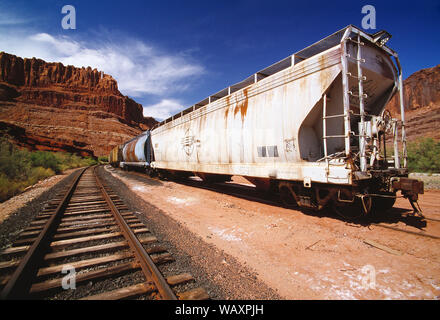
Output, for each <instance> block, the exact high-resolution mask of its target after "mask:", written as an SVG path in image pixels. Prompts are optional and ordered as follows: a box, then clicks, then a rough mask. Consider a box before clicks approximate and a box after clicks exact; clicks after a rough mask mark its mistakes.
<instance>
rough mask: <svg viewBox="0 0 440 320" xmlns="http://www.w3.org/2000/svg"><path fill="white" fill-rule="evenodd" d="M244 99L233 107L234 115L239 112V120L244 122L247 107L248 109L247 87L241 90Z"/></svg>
mask: <svg viewBox="0 0 440 320" xmlns="http://www.w3.org/2000/svg"><path fill="white" fill-rule="evenodd" d="M243 94H244V97H245V98H244V100H243V102H241V103H237V104H236V106H235V108H234V117H235V116H236V115H237V113H238V112H240V114H241V121H242V122H244V118H246V114H247V109H248V89H247V88H246V89H244V90H243Z"/></svg>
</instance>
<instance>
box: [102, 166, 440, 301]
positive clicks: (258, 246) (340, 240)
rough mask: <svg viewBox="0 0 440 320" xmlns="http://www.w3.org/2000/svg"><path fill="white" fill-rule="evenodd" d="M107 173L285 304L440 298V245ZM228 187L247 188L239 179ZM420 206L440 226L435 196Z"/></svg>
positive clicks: (398, 208) (436, 230)
mask: <svg viewBox="0 0 440 320" xmlns="http://www.w3.org/2000/svg"><path fill="white" fill-rule="evenodd" d="M106 170H107V172H109V173H110V174H112V175H113V176H114V177H116V178H118V179H120V180H121V181H122V182H123V183H124V184H125V185H126V186H127V187H128V188H130V189H131V190H132V191H133V192H134V193H136V194H137V195H138V196H140V197H141V198H142V199H144V200H145V201H147V202H148V203H151V204H152V205H154V206H156V207H158V208H159V209H161V210H162V211H163V212H165V213H166V214H167V215H168V216H169V217H170V218H172V219H174V220H175V221H177V222H178V223H179V224H180V225H183V226H184V227H185V228H187V229H188V230H189V231H190V232H192V233H194V234H196V235H198V236H200V237H201V238H202V239H204V241H206V242H207V243H209V244H212V245H214V246H215V247H217V248H219V249H220V250H223V251H224V252H226V253H228V254H229V255H231V256H233V257H234V258H236V259H237V261H239V262H240V263H242V264H243V265H245V266H246V267H247V268H249V269H250V270H252V271H253V272H255V274H256V275H257V277H258V279H259V280H261V281H263V282H264V283H265V284H267V286H268V287H269V288H272V289H274V290H275V291H276V292H277V293H278V294H279V295H280V296H281V297H283V298H285V299H439V298H440V264H439V262H440V246H439V241H440V240H439V239H435V238H428V237H423V236H418V235H413V234H407V233H403V232H399V231H395V230H390V229H386V228H382V227H379V226H375V225H364V224H356V223H352V222H347V221H345V220H344V219H342V218H340V217H338V216H337V215H335V214H334V213H331V212H323V213H314V212H308V211H300V210H293V209H286V208H283V207H281V206H277V205H275V204H266V203H261V202H258V201H252V200H246V199H243V198H240V197H237V196H233V195H227V194H224V193H221V192H218V191H211V190H206V189H202V188H197V187H193V186H188V185H185V184H181V183H178V182H173V181H160V183H154V184H151V183H143V182H142V179H150V178H148V177H147V176H145V178H143V176H142V175H141V174H138V173H125V172H122V171H120V170H114V169H113V168H111V167H106ZM139 176H141V179H139ZM233 182H234V183H235V184H237V183H238V184H244V185H250V184H249V183H248V182H246V181H245V180H244V179H243V178H240V177H234V181H233ZM419 203H420V205H421V207H422V209H423V210H424V214H425V216H426V217H430V218H434V219H440V191H436V190H429V191H426V192H425V194H424V195H422V196H421V199H420V201H419ZM410 209H411V207H410V205H409V203H408V202H407V200H406V199H398V200H397V202H396V204H395V206H394V208H393V209H392V210H391V212H390V214H399V213H402V212H409V211H410ZM379 222H380V221H379ZM382 223H383V224H385V225H389V226H394V227H399V228H402V229H407V230H410V231H415V232H424V233H429V234H433V235H436V236H440V223H439V222H436V221H430V220H429V221H427V225H426V227H424V228H421V227H420V226H418V225H417V223H412V220H411V219H406V220H405V219H400V220H399V219H394V220H393V219H391V220H390V219H388V220H385V221H383V222H382ZM366 242H369V243H370V244H367V243H366ZM371 244H373V246H372V245H371ZM377 246H379V247H381V248H382V249H379V248H377ZM207 268H209V266H207Z"/></svg>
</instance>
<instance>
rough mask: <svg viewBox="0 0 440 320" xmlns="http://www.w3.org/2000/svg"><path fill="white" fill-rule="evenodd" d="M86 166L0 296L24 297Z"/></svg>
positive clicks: (7, 297) (2, 297) (5, 297)
mask: <svg viewBox="0 0 440 320" xmlns="http://www.w3.org/2000/svg"><path fill="white" fill-rule="evenodd" d="M87 168H88V167H86V168H84V169H82V170H81V171H80V173H79V174H78V176H77V177H76V178H75V179H74V181H73V182H72V184H71V186H70V188H69V190H68V192H67V193H66V195H65V196H64V198H63V199H62V201H61V202H60V203H59V204H58V206H57V208H56V210H55V212H54V213H53V214H52V216H51V217H50V218H49V220H48V221H47V222H46V224H45V225H44V228H43V230H41V232H40V234H39V235H38V237H37V239H36V240H35V241H34V242H33V244H32V245H31V247H30V248H29V250H28V251H27V253H26V255H25V256H24V257H23V259H22V260H21V262H20V264H19V265H18V267H17V268H16V269H15V271H14V273H13V274H12V276H11V278H10V279H9V281H8V283H7V284H6V286H5V287H4V288H3V290H2V292H1V295H0V298H1V299H3V300H5V299H23V298H24V297H26V295H27V293H28V291H29V288H30V287H31V285H32V280H33V278H34V277H33V275H35V273H36V272H37V266H38V265H39V263H40V262H41V260H42V259H43V257H44V254H45V253H46V252H47V251H48V249H49V245H50V239H51V237H52V236H53V234H54V233H55V231H56V229H57V227H58V225H59V223H60V221H61V217H62V214H63V212H64V210H65V209H66V207H67V205H68V203H69V201H70V198H71V197H72V195H73V192H74V191H75V189H76V186H77V185H78V182H79V180H80V179H81V177H82V175H83V173H84V172H85V171H86V169H87Z"/></svg>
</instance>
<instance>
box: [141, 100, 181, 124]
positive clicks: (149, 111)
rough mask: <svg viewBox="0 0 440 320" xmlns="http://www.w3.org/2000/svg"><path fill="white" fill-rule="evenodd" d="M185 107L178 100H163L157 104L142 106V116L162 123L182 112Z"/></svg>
mask: <svg viewBox="0 0 440 320" xmlns="http://www.w3.org/2000/svg"><path fill="white" fill-rule="evenodd" d="M184 108H185V107H184V106H182V104H181V103H180V102H179V101H178V100H174V99H163V100H162V101H160V102H159V103H156V104H152V105H149V106H144V116H149V117H153V118H155V119H156V120H159V121H162V120H164V119H167V118H169V117H171V116H172V115H175V114H176V113H178V112H180V111H182V110H183V109H184Z"/></svg>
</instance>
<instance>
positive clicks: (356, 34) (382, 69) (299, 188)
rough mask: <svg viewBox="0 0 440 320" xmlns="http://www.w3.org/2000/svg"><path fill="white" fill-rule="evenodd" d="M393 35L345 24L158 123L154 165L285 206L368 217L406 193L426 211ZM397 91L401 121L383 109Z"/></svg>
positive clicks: (154, 133)
mask: <svg viewBox="0 0 440 320" xmlns="http://www.w3.org/2000/svg"><path fill="white" fill-rule="evenodd" d="M390 37H391V35H389V34H388V33H387V32H385V31H380V32H377V33H375V34H367V33H365V32H363V31H361V30H360V29H358V28H356V27H354V26H351V25H350V26H347V27H346V28H344V29H342V30H340V31H338V32H336V33H334V34H332V35H330V36H328V37H326V38H325V39H322V40H321V41H319V42H317V43H315V44H313V45H311V46H309V47H307V48H305V49H303V50H301V51H299V52H297V53H295V54H293V55H291V56H289V57H287V58H285V59H283V60H281V61H279V62H278V63H275V64H273V65H271V66H269V67H267V68H265V69H263V70H261V71H259V72H257V73H255V74H253V75H252V76H250V77H249V78H247V79H245V80H244V81H242V82H240V83H237V84H235V85H232V86H229V87H227V88H225V89H223V90H221V91H219V92H217V93H216V94H213V95H211V96H209V97H208V98H206V99H204V100H203V101H201V102H199V103H196V104H195V105H193V106H191V107H190V108H188V109H186V110H184V111H182V112H180V113H179V114H177V115H175V116H173V117H171V118H169V119H166V120H164V121H162V122H161V123H159V124H158V125H156V126H155V127H154V128H153V129H152V130H151V131H150V132H149V137H151V152H150V155H152V157H151V158H150V160H151V161H150V163H149V164H150V168H151V170H154V171H160V172H181V173H182V174H185V173H194V174H196V175H199V176H200V177H202V178H204V179H207V180H209V179H210V178H215V177H217V178H218V179H217V180H223V179H227V178H228V177H230V176H232V175H239V176H243V177H245V178H246V179H248V180H249V181H250V182H252V183H253V184H255V185H256V186H257V188H259V189H261V190H266V191H269V190H270V191H275V192H279V193H280V195H281V197H282V200H283V201H284V202H285V203H286V204H289V205H298V206H301V207H307V208H313V209H318V210H319V209H322V208H324V207H326V206H327V205H330V204H331V205H332V206H333V207H334V208H335V209H337V210H342V209H345V208H349V210H351V209H352V208H353V207H356V208H360V209H361V210H362V212H363V213H365V214H367V213H369V212H371V211H372V210H376V209H388V208H390V207H392V206H393V204H394V202H395V198H396V192H398V191H401V192H402V194H403V195H404V196H405V197H406V198H408V199H409V200H410V202H411V204H412V205H413V208H414V209H415V212H416V213H420V211H419V210H418V206H417V207H416V206H415V205H414V204H415V203H416V202H417V199H418V194H420V193H423V183H422V182H420V181H417V180H413V179H409V178H408V170H407V156H406V137H405V126H404V123H405V122H404V120H405V118H404V106H403V99H402V70H401V67H400V62H399V59H398V55H397V53H396V52H394V51H393V50H392V49H390V48H389V47H387V46H386V45H385V44H386V42H387V41H388V39H389V38H390ZM395 94H398V95H399V98H400V111H401V118H400V119H393V118H392V117H391V115H390V114H389V112H387V111H384V108H385V106H386V104H387V103H388V101H390V99H391V98H392V97H393V96H394V95H395ZM399 132H400V133H399ZM390 139H391V140H392V141H393V144H392V146H391V147H390V146H389V145H387V144H386V142H387V141H389V140H390ZM133 141H136V140H133ZM387 147H388V148H387ZM125 148H128V145H126V146H125V147H124V151H125ZM133 148H135V147H131V149H130V150H133ZM139 148H140V149H139V150H141V149H142V147H141V146H140V147H139ZM389 148H391V149H392V152H389ZM143 150H144V149H143ZM127 151H128V149H127ZM124 159H125V156H124ZM124 161H126V160H124ZM142 161H144V160H142ZM214 180H215V179H214ZM420 214H421V213H420Z"/></svg>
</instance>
